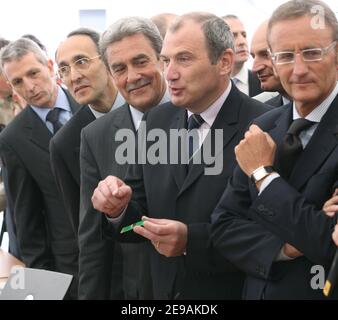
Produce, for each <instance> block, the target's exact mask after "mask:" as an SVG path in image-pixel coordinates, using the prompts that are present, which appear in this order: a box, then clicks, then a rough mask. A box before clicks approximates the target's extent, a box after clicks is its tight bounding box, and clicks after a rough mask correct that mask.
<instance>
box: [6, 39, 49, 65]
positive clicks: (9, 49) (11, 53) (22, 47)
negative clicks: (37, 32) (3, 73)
mask: <svg viewBox="0 0 338 320" xmlns="http://www.w3.org/2000/svg"><path fill="white" fill-rule="evenodd" d="M29 53H33V54H34V55H35V57H36V59H37V60H38V61H39V62H40V63H41V64H43V65H48V57H47V54H46V53H45V52H44V51H43V50H42V49H41V48H40V47H39V46H38V45H37V44H36V43H35V42H34V41H32V40H30V39H26V38H20V39H18V40H16V41H13V42H10V43H9V44H8V45H7V46H5V47H3V48H2V49H1V50H0V67H1V69H3V67H4V65H5V63H7V62H11V61H18V60H21V58H22V57H24V56H26V55H27V54H29Z"/></svg>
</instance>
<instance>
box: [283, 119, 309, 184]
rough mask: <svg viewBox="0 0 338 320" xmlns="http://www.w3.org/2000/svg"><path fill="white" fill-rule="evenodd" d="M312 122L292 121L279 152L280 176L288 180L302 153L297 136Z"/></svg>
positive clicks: (301, 146) (304, 120)
mask: <svg viewBox="0 0 338 320" xmlns="http://www.w3.org/2000/svg"><path fill="white" fill-rule="evenodd" d="M313 124H314V122H312V121H309V120H306V119H303V118H300V119H296V120H294V121H293V122H292V123H291V125H290V127H289V129H288V131H287V133H286V135H285V137H284V139H283V143H282V146H281V151H280V168H281V172H280V173H281V175H282V176H283V177H284V178H286V179H287V178H288V177H289V176H290V174H291V172H292V169H293V167H294V166H295V164H296V162H297V160H298V158H299V156H300V154H301V153H302V151H303V145H302V142H301V140H300V138H299V134H300V133H301V132H302V131H304V130H306V129H308V128H310V127H311V126H312V125H313Z"/></svg>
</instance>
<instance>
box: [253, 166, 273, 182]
mask: <svg viewBox="0 0 338 320" xmlns="http://www.w3.org/2000/svg"><path fill="white" fill-rule="evenodd" d="M271 172H273V168H272V167H271V166H268V167H260V168H257V169H256V170H255V171H254V172H253V173H252V175H251V180H252V181H253V182H254V183H256V182H258V181H260V180H262V179H264V178H265V177H266V176H268V175H269V174H270V173H271Z"/></svg>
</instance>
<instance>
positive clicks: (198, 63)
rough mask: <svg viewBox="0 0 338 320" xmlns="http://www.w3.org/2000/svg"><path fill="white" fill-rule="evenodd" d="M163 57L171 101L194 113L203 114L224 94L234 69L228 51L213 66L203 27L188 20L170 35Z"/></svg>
mask: <svg viewBox="0 0 338 320" xmlns="http://www.w3.org/2000/svg"><path fill="white" fill-rule="evenodd" d="M161 57H162V60H163V62H164V71H165V77H166V79H167V81H168V86H169V91H170V95H171V101H172V103H173V104H174V105H176V106H179V107H185V108H187V109H189V110H190V111H192V112H198V113H200V112H203V111H204V110H206V109H207V108H208V107H209V106H210V105H211V104H212V103H213V102H214V101H216V100H217V98H218V97H219V96H220V95H221V94H222V93H223V92H224V90H225V88H226V87H227V85H228V83H229V76H228V75H229V74H230V72H231V68H232V66H233V52H232V50H230V49H228V50H226V51H225V53H224V54H223V55H222V56H221V57H220V59H219V61H217V62H216V63H215V64H212V63H211V61H210V57H209V52H208V49H207V45H206V40H205V36H204V34H203V31H202V29H201V25H199V24H197V23H196V22H194V21H192V20H188V21H187V22H186V23H184V24H183V26H182V27H180V28H179V29H178V30H177V31H175V32H171V31H169V32H167V34H166V37H165V39H164V42H163V48H162V52H161Z"/></svg>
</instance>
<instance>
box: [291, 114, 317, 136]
mask: <svg viewBox="0 0 338 320" xmlns="http://www.w3.org/2000/svg"><path fill="white" fill-rule="evenodd" d="M313 124H314V122H313V121H310V120H306V119H304V118H299V119H296V120H294V121H293V122H292V123H291V125H290V127H289V130H288V132H287V133H289V134H292V135H296V136H298V135H299V134H300V133H301V132H302V131H303V130H306V129H308V128H310V127H311V126H312V125H313Z"/></svg>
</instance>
